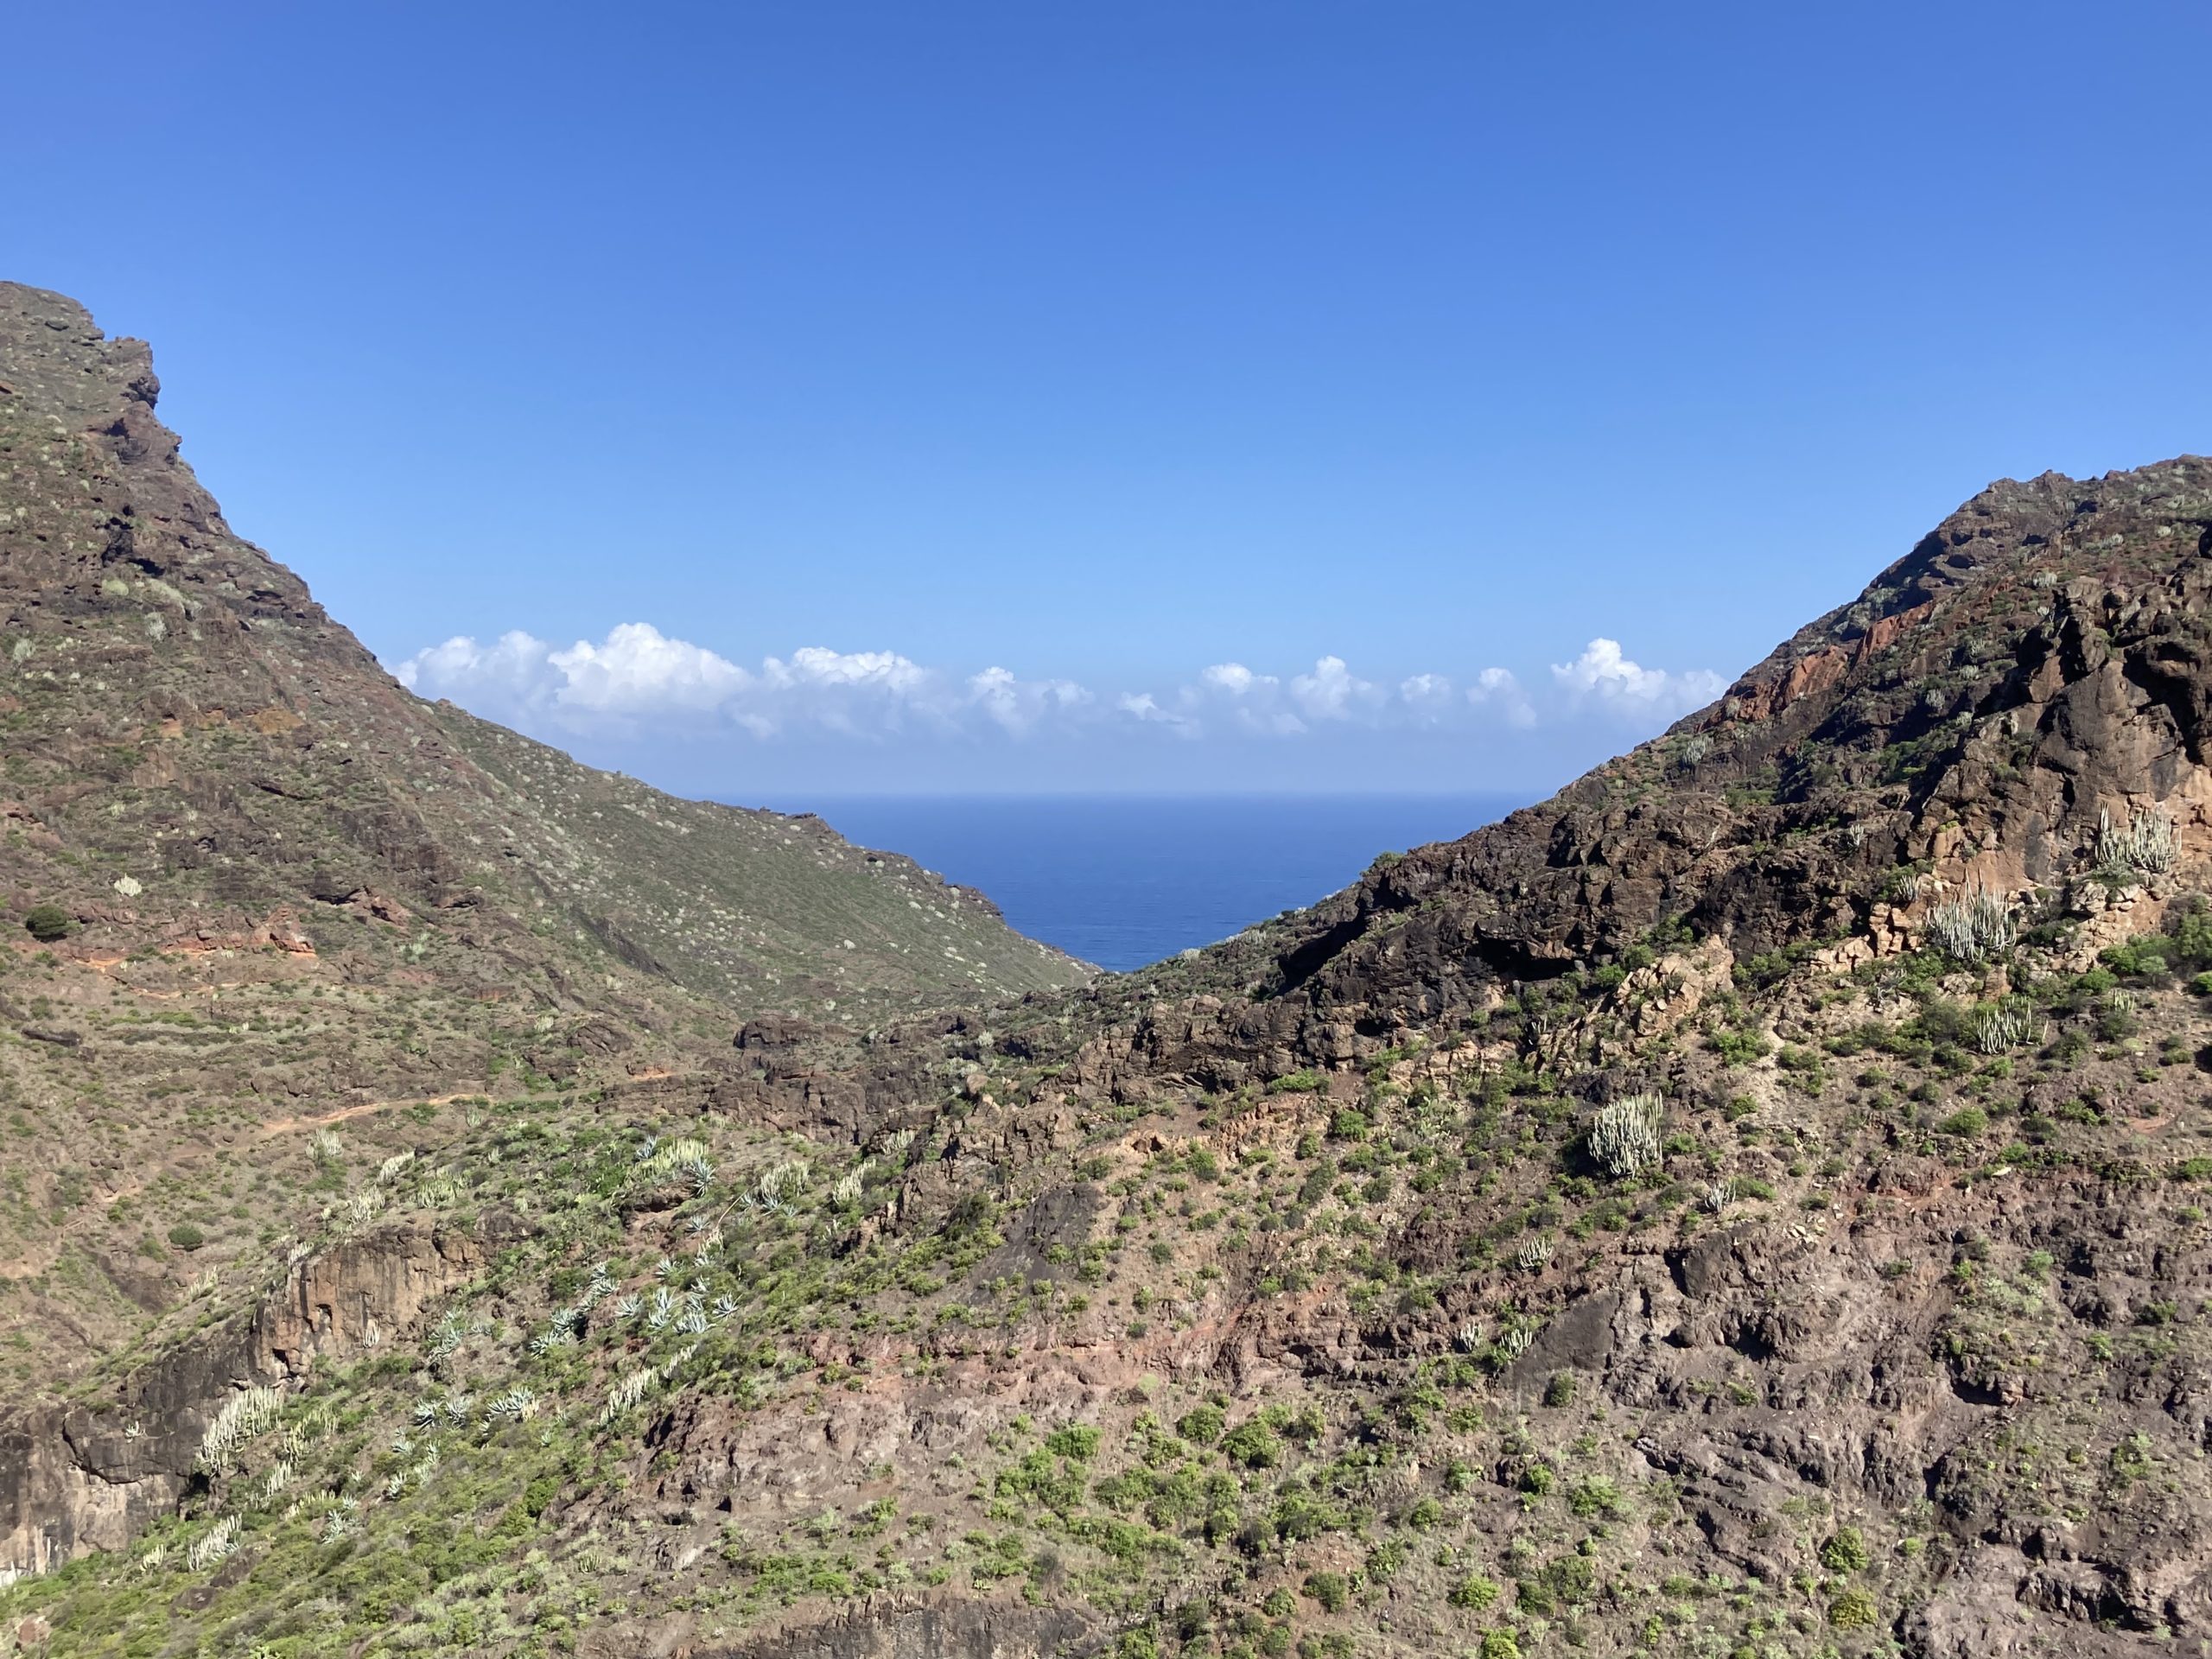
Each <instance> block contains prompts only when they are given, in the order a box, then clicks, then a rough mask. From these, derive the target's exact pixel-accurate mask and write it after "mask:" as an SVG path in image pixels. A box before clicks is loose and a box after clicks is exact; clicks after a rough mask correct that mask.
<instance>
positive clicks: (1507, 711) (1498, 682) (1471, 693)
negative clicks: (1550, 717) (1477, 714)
mask: <svg viewBox="0 0 2212 1659" xmlns="http://www.w3.org/2000/svg"><path fill="white" fill-rule="evenodd" d="M1467 701H1468V702H1471V703H1473V704H1474V705H1475V706H1476V707H1478V708H1489V709H1496V710H1497V712H1498V713H1500V714H1501V715H1504V716H1505V723H1506V724H1507V725H1509V726H1512V727H1516V728H1522V729H1526V728H1529V727H1530V726H1534V725H1535V723H1536V708H1535V704H1534V703H1532V702H1529V694H1528V693H1527V692H1525V691H1523V690H1522V689H1521V682H1520V681H1519V680H1518V679H1516V678H1515V677H1514V674H1513V671H1512V670H1511V669H1510V668H1486V669H1484V670H1483V671H1482V672H1481V673H1479V674H1478V675H1476V676H1475V683H1473V684H1472V685H1471V686H1469V687H1468V688H1467Z"/></svg>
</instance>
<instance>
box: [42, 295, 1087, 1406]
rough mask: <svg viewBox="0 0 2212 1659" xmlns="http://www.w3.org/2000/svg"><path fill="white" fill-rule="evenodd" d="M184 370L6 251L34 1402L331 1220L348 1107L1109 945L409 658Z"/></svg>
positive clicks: (893, 1006) (685, 1066) (956, 998)
mask: <svg viewBox="0 0 2212 1659" xmlns="http://www.w3.org/2000/svg"><path fill="white" fill-rule="evenodd" d="M156 392H157V386H156V381H155V378H154V375H153V371H152V368H151V365H150V359H149V355H148V353H147V351H146V348H145V347H144V346H143V345H141V344H140V343H138V342H137V341H133V340H109V339H107V338H105V336H103V335H102V334H101V333H100V332H99V330H98V329H97V328H96V327H93V325H92V321H91V319H90V318H88V317H87V316H86V314H85V313H84V311H83V310H82V309H81V308H79V307H78V306H76V305H75V304H73V302H69V301H67V300H65V299H62V298H60V296H55V295H52V294H47V293H41V292H40V291H38V290H35V289H28V288H22V287H18V286H16V285H13V284H0V933H3V934H4V942H5V946H6V948H5V949H4V950H0V1108H4V1111H5V1116H6V1119H7V1122H8V1123H9V1125H10V1128H9V1130H8V1135H9V1137H10V1138H9V1141H8V1143H7V1146H8V1150H7V1152H6V1154H5V1155H4V1160H0V1167H3V1168H4V1178H5V1185H4V1188H0V1284H3V1285H4V1286H5V1290H4V1292H0V1344H4V1345H0V1380H4V1383H5V1385H6V1394H7V1396H8V1398H9V1399H10V1402H11V1403H24V1402H28V1401H29V1398H31V1397H33V1396H35V1395H38V1394H40V1393H41V1392H42V1391H47V1390H49V1389H51V1388H52V1386H53V1385H54V1384H55V1383H57V1382H59V1381H60V1380H61V1379H63V1378H65V1377H66V1376H67V1375H68V1374H69V1373H70V1372H71V1370H73V1367H75V1366H76V1365H77V1364H78V1363H81V1362H83V1361H85V1360H87V1359H90V1358H92V1357H96V1356H99V1355H102V1354H105V1353H109V1352H111V1351H114V1350H115V1349H116V1348H117V1347H118V1345H119V1344H123V1343H125V1342H127V1341H128V1340H130V1339H131V1338H134V1337H135V1336H137V1335H139V1334H142V1333H143V1332H146V1331H147V1330H149V1328H151V1327H152V1326H153V1325H155V1324H156V1322H157V1321H158V1320H160V1319H163V1318H172V1319H173V1318H175V1317H179V1316H181V1315H182V1313H183V1311H182V1310H181V1308H180V1306H179V1304H180V1303H181V1302H182V1301H184V1300H186V1299H187V1297H188V1295H189V1294H190V1293H191V1292H192V1291H193V1288H194V1287H195V1286H200V1287H201V1289H200V1303H202V1304H204V1303H205V1302H206V1300H207V1298H208V1297H209V1296H210V1295H215V1296H217V1297H218V1298H219V1294H220V1292H221V1290H222V1288H223V1285H224V1281H226V1277H227V1275H228V1274H230V1272H231V1270H232V1268H233V1267H234V1266H238V1265H240V1264H242V1263H245V1262H248V1261H257V1260H258V1259H259V1258H260V1257H261V1256H262V1255H265V1253H266V1250H267V1248H268V1246H269V1244H270V1241H271V1240H272V1239H273V1238H274V1237H276V1236H279V1235H283V1234H288V1233H289V1232H290V1231H292V1230H296V1228H297V1227H298V1226H299V1225H300V1224H302V1223H303V1222H312V1221H313V1220H314V1219H315V1216H316V1214H317V1213H318V1211H320V1209H321V1207H322V1205H324V1204H325V1203H327V1195H320V1196H319V1195H318V1194H317V1192H316V1191H315V1187H316V1183H317V1181H318V1180H320V1179H322V1177H321V1175H320V1174H319V1173H318V1166H317V1164H316V1162H315V1158H314V1156H313V1154H312V1152H311V1150H310V1148H311V1143H312V1142H313V1139H314V1131H315V1128H317V1127H318V1126H321V1127H323V1128H330V1126H331V1125H333V1124H334V1122H337V1121H339V1120H341V1119H346V1118H348V1117H349V1116H352V1115H355V1114H359V1113H364V1112H367V1111H370V1110H372V1109H377V1108H378V1107H379V1106H381V1105H385V1104H389V1105H391V1106H392V1107H394V1108H395V1109H397V1108H402V1107H412V1108H413V1109H418V1110H427V1111H429V1112H432V1113H433V1114H435V1112H437V1111H439V1110H444V1109H448V1108H450V1109H451V1110H453V1111H454V1112H455V1113H461V1112H464V1111H465V1110H466V1109H467V1108H466V1107H463V1106H460V1105H456V1104H454V1102H456V1101H458V1100H460V1099H462V1098H466V1097H485V1098H490V1097H493V1096H505V1095H506V1094H509V1093H512V1092H513V1091H515V1090H518V1089H524V1088H527V1087H529V1086H531V1084H533V1082H536V1081H543V1082H546V1083H550V1082H551V1081H553V1080H556V1079H557V1080H559V1081H560V1082H561V1083H562V1084H563V1086H566V1087H568V1088H570V1089H572V1090H581V1089H588V1088H612V1089H616V1090H622V1089H630V1088H638V1087H651V1086H652V1085H653V1084H656V1083H657V1082H659V1081H661V1080H663V1079H665V1078H667V1077H682V1076H685V1075H689V1074H691V1073H695V1072H696V1071H699V1069H700V1068H701V1066H702V1065H703V1064H704V1063H705V1062H706V1061H708V1060H709V1059H714V1058H718V1057H719V1055H720V1054H721V1052H722V1051H723V1049H724V1048H725V1047H726V1046H727V1042H728V1022H729V1021H730V1020H732V1019H734V1018H741V1017H746V1016H748V1015H752V1014H786V1015H789V1014H811V1015H823V1016H827V1015H831V1014H835V1015H837V1016H839V1017H843V1018H848V1019H855V1020H861V1021H864V1022H865V1021H868V1020H879V1019H887V1018H891V1017H894V1016H897V1015H901V1014H912V1013H913V1012H915V1011H917V1010H919V1009H924V1008H927V1007H934V1006H942V1005H945V1004H950V1003H957V1002H964V1001H971V1000H974V999H976V998H979V997H988V996H994V995H1006V994H1010V993H1019V992H1021V991H1025V990H1030V989H1039V988H1052V987H1058V986H1066V985H1071V984H1074V983H1077V982H1080V981H1081V980H1082V979H1083V978H1084V976H1085V975H1086V973H1087V971H1088V970H1087V969H1084V967H1083V966H1082V965H1081V964H1079V963H1074V962H1072V961H1071V960H1070V959H1069V958H1067V957H1065V956H1063V955H1062V954H1061V953H1059V952H1058V951H1056V950H1051V949H1049V948H1047V947H1046V946H1044V945H1041V944H1038V943H1036V942H1035V941H1033V940H1030V939H1026V938H1020V936H1019V935H1017V934H1015V933H1014V932H1013V931H1011V930H1009V929H1008V928H1007V926H1006V925H1005V924H1004V922H1003V920H1002V918H1001V917H1000V916H999V914H998V912H997V911H996V910H995V907H994V906H992V905H991V904H990V903H989V901H988V899H984V898H982V896H981V895H980V894H976V893H971V892H968V891H966V890H963V889H960V888H957V887H950V886H948V885H946V884H945V883H944V882H943V881H941V880H938V879H937V878H936V877H934V876H932V875H931V874H928V873H926V872H925V871H923V870H921V869H919V868H917V867H916V866H915V865H913V864H912V862H911V861H908V860H906V859H904V858H900V857H898V856H896V855H889V854H880V853H873V852H868V851H866V850H865V849H860V848H855V847H853V846H850V845H849V844H847V843H846V842H843V841H842V840H841V839H840V838H839V837H838V836H836V835H834V834H833V833H831V832H830V831H829V829H828V828H827V827H826V826H825V825H823V823H821V822H820V821H819V820H818V819H815V818H811V817H785V816H782V815H779V814H775V813H769V812H754V811H741V810H733V809H730V808H726V807H721V806H715V805H710V804H701V803H697V802H690V801H679V800H675V799H672V798H669V797H667V796H664V795H662V794H660V793H659V792H658V791H654V790H651V789H648V788H646V787H645V786H644V785H640V784H638V783H636V782H634V781H632V780H631V779H626V778H620V777H614V776H610V775H607V774H606V773H602V772H594V771H592V770H591V769H590V768H588V767H585V766H579V765H577V764H575V762H574V761H571V760H569V759H568V758H567V757H566V756H564V755H562V754H560V753H556V751H554V750H551V749H549V748H546V747H543V746H542V745H539V744H537V743H532V742H530V741H527V740H524V739H523V738H520V737H518V736H517V735H515V734H512V733H511V732H507V731H505V730H502V729H501V728H497V727H494V726H491V725H488V724H486V723H485V722H484V721H479V720H476V719H474V717H472V716H471V715H467V714H466V713H464V712H462V711H461V710H460V709H455V708H453V707H451V706H449V705H446V704H438V705H432V704H429V703H426V702H422V701H421V700H419V699H417V698H416V697H415V696H412V695H411V694H410V693H409V692H407V691H406V690H404V689H403V688H402V687H400V686H399V685H398V684H397V683H395V682H394V681H393V680H392V679H391V677H389V676H388V675H386V674H385V672H384V671H382V670H381V669H380V668H379V667H378V665H377V664H376V663H375V662H374V661H373V660H372V658H370V657H369V655H368V653H367V652H365V651H364V650H363V649H362V648H361V646H360V645H359V643H358V642H357V641H356V640H355V639H353V637H352V635H350V634H349V633H347V632H346V630H345V629H344V628H342V627H341V626H339V625H337V624H336V623H334V622H333V621H332V620H330V619H329V618H328V617H327V616H326V615H325V614H324V613H323V612H322V610H321V607H318V606H317V605H316V604H315V601H313V600H312V599H311V598H310V597H309V596H308V592H307V590H306V588H304V587H303V586H302V583H301V582H299V580H298V579H297V578H296V577H295V576H294V575H292V574H291V573H290V572H289V571H288V570H286V569H284V568H283V566H281V565H279V564H277V563H274V562H273V561H272V560H270V558H269V557H268V556H266V555H265V554H264V553H263V552H262V551H261V550H259V549H257V548H255V547H253V546H251V545H250V544H248V543H245V542H244V541H241V540H240V539H239V538H238V537H237V536H235V535H234V534H232V531H230V530H229V528H228V527H227V525H226V524H225V522H224V519H223V517H222V515H221V513H220V512H219V510H218V509H217V507H216V505H215V504H214V503H213V500H212V499H209V497H208V496H207V493H206V492H205V491H204V490H202V489H201V488H200V486H199V484H198V482H197V481H196V480H194V476H193V474H192V472H191V470H190V469H189V468H188V467H186V466H185V464H184V463H183V462H182V461H181V459H180V458H179V455H178V443H177V440H176V437H175V435H174V434H172V433H170V432H169V431H168V430H167V429H165V428H163V427H162V425H161V424H160V423H159V422H158V421H157V419H156V416H155V414H154V407H155V398H156ZM331 1132H333V1133H334V1132H335V1131H334V1129H333V1130H332V1131H331ZM180 1241H181V1242H180ZM211 1274H212V1275H213V1280H214V1281H215V1282H214V1284H213V1286H209V1285H208V1284H207V1282H206V1281H208V1280H209V1277H210V1275H211ZM202 1311H204V1306H196V1307H195V1308H194V1310H193V1312H192V1314H191V1317H196V1316H197V1313H199V1312H202Z"/></svg>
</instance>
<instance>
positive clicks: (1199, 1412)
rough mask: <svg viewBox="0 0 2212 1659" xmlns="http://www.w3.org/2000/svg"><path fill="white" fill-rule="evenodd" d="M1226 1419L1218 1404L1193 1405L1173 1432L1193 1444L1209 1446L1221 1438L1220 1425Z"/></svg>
mask: <svg viewBox="0 0 2212 1659" xmlns="http://www.w3.org/2000/svg"><path fill="white" fill-rule="evenodd" d="M1227 1421H1229V1420H1228V1419H1227V1418H1226V1417H1224V1416H1223V1414H1222V1410H1221V1408H1220V1407H1219V1406H1193V1407H1192V1408H1191V1409H1190V1410H1188V1411H1186V1412H1185V1413H1184V1414H1183V1416H1182V1419H1181V1421H1179V1422H1178V1423H1177V1424H1176V1425H1175V1432H1176V1433H1178V1434H1180V1435H1181V1436H1182V1437H1183V1438H1184V1439H1185V1440H1188V1441H1190V1443H1191V1444H1192V1445H1193V1446H1211V1445H1212V1444H1213V1443H1214V1442H1215V1441H1216V1440H1219V1439H1220V1438H1221V1430H1222V1426H1223V1424H1224V1423H1225V1422H1227Z"/></svg>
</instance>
